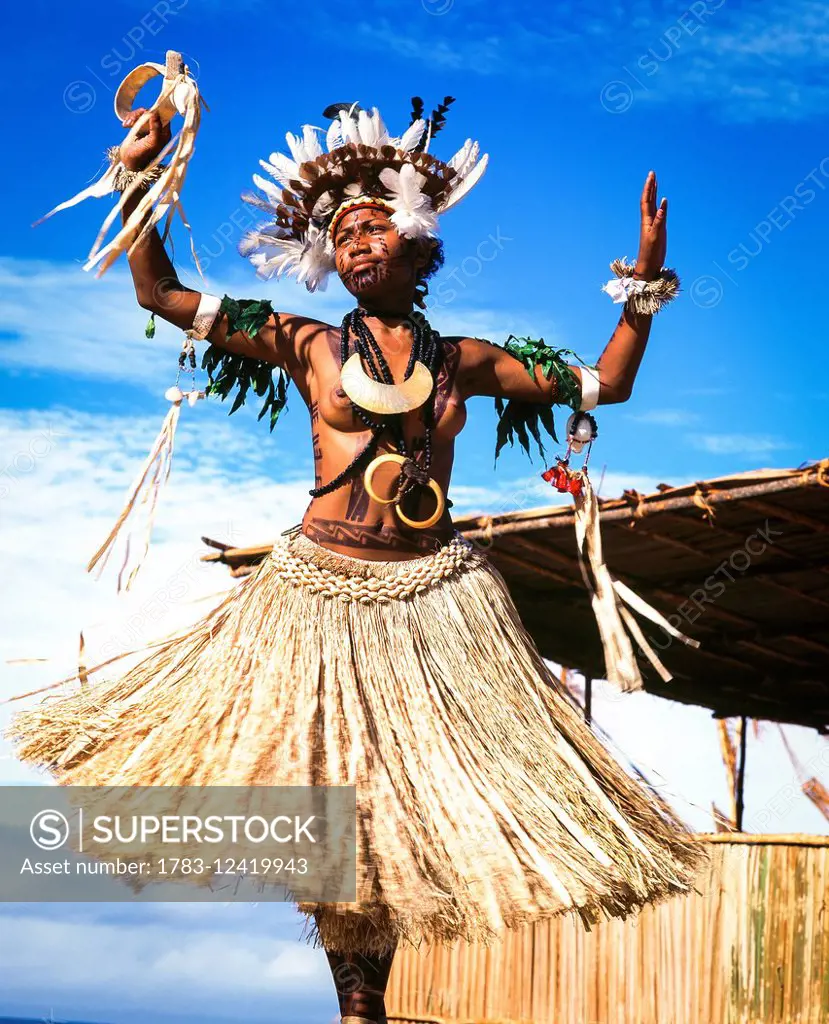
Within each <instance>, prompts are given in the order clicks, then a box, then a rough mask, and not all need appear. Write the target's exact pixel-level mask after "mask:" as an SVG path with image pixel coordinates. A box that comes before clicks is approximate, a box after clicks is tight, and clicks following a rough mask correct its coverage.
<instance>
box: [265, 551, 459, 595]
mask: <svg viewBox="0 0 829 1024" xmlns="http://www.w3.org/2000/svg"><path fill="white" fill-rule="evenodd" d="M473 550H474V548H473V545H472V544H471V543H470V542H469V541H468V540H466V539H465V538H463V537H460V536H455V537H453V538H452V540H451V541H450V542H449V543H448V544H444V545H443V546H442V547H441V548H439V550H438V551H436V552H435V554H434V555H430V556H428V557H427V558H426V559H421V558H415V559H412V561H411V564H406V563H403V566H404V567H402V568H401V571H400V573H399V574H398V573H395V575H394V576H393V577H391V578H389V579H383V578H380V577H377V576H357V575H344V574H342V573H337V572H334V571H332V570H331V569H325V568H323V567H321V566H319V565H315V564H314V563H313V562H310V561H306V560H305V559H303V558H300V557H298V556H297V555H296V554H295V553H294V552H292V551H291V550H290V544H282V545H276V546H275V547H274V549H273V551H272V552H271V559H272V560H273V561H274V562H275V563H276V566H277V568H278V571H279V574H280V576H282V577H283V578H284V579H287V580H288V582H289V583H292V584H293V585H294V586H304V587H310V588H311V589H313V590H316V591H317V592H318V593H320V594H323V595H325V596H326V597H336V598H339V600H340V601H344V602H349V601H360V602H362V603H364V604H368V603H370V602H372V601H377V602H381V603H382V602H386V601H392V600H400V599H401V598H405V597H409V596H410V595H412V594H419V593H421V592H422V591H424V590H426V589H427V588H428V587H429V586H430V585H431V584H433V583H437V582H439V581H440V580H442V579H445V577H447V576H451V575H452V574H454V573H456V572H457V571H458V569H460V568H461V566H462V565H463V564H464V563H465V562H466V561H467V560H468V559H469V558H470V556H471V555H472V553H473ZM386 564H387V563H386Z"/></svg>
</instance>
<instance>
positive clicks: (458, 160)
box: [449, 139, 480, 178]
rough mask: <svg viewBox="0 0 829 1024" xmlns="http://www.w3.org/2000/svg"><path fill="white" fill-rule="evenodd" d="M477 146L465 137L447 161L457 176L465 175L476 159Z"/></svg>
mask: <svg viewBox="0 0 829 1024" xmlns="http://www.w3.org/2000/svg"><path fill="white" fill-rule="evenodd" d="M479 148H480V147H479V146H478V143H477V142H473V141H472V139H467V140H466V142H464V144H463V145H462V146H461V148H460V149H459V150H458V152H457V153H455V155H454V156H453V157H452V159H451V160H450V161H449V166H450V167H451V168H452V169H453V170H454V171H456V172H457V176H458V178H463V177H465V176H466V175H467V174H468V173H469V171H471V170H472V167H473V166H474V164H475V161H476V160H477V159H478V151H479Z"/></svg>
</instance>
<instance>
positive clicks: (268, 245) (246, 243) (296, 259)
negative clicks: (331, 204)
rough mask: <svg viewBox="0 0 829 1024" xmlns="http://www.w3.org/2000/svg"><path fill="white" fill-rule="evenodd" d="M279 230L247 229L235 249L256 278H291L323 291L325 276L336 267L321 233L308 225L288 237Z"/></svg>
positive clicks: (309, 287)
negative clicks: (305, 230)
mask: <svg viewBox="0 0 829 1024" xmlns="http://www.w3.org/2000/svg"><path fill="white" fill-rule="evenodd" d="M279 230H280V229H274V228H267V227H266V228H260V229H256V230H254V231H249V232H247V234H246V235H245V236H244V238H243V239H242V241H241V242H240V244H239V252H240V253H241V254H242V255H243V256H248V258H249V260H250V262H251V263H252V264H253V266H254V267H256V268H257V269H256V273H257V276H258V277H260V278H265V279H268V278H271V277H282V276H288V277H295V278H296V279H297V281H298V282H299V283H302V284H304V285H305V287H306V288H307V289H308V291H316V290H317V289H319V290H320V291H322V290H324V289H325V284H326V278H327V277H328V275H329V274H330V273H331V271H332V270H334V269H335V268H336V264H335V263H334V259H333V256H332V255H331V254H330V253H329V252H328V250H327V246H326V240H325V234H324V232H321V231H320V230H319V229H318V228H316V227H315V226H314V225H311V226H310V227H309V229H308V233H307V234H306V235H304V236H303V237H302V238H290V237H284V236H282V235H280V234H277V232H278V231H279Z"/></svg>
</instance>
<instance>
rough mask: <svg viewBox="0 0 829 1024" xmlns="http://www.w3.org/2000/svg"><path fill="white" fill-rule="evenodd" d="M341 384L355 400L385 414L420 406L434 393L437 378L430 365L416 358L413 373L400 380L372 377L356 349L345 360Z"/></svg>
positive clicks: (363, 407)
mask: <svg viewBox="0 0 829 1024" xmlns="http://www.w3.org/2000/svg"><path fill="white" fill-rule="evenodd" d="M340 385H341V386H342V389H343V391H345V393H346V394H347V395H348V397H349V398H350V399H351V401H352V402H354V403H356V404H357V405H359V406H360V407H361V408H362V409H368V411H369V412H376V413H381V414H385V415H394V414H397V413H403V412H411V411H412V410H413V409H419V408H420V406H421V405H423V403H424V402H425V401H426V399H427V398H428V397H429V395H430V394H431V393H432V388H433V387H434V380H433V378H432V374H431V373H430V372H429V368H428V367H427V366H424V365H423V363H421V362H420V360H419V359H418V360H415V364H414V368H413V369H412V373H411V376H409V377H408V378H407V379H406V380H404V381H403V382H402V383H401V384H384V383H383V382H382V381H379V380H372V379H371V378H370V377H369V376H368V375H367V374H366V372H365V370H364V369H363V364H362V362H361V361H360V353H359V352H355V353H354V354H353V355H351V356H349V358H348V359H347V360H346V361H345V363H344V364H343V368H342V370H341V371H340Z"/></svg>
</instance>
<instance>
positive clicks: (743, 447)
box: [688, 434, 792, 455]
mask: <svg viewBox="0 0 829 1024" xmlns="http://www.w3.org/2000/svg"><path fill="white" fill-rule="evenodd" d="M688 440H689V441H690V443H691V444H692V445H693V447H694V448H698V449H699V450H700V451H704V452H708V453H709V454H710V455H765V454H766V453H768V452H776V451H780V450H781V449H784V448H791V447H792V446H791V444H790V443H789V442H786V441H782V440H780V439H779V438H775V437H770V436H769V435H767V434H690V435H689V436H688Z"/></svg>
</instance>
